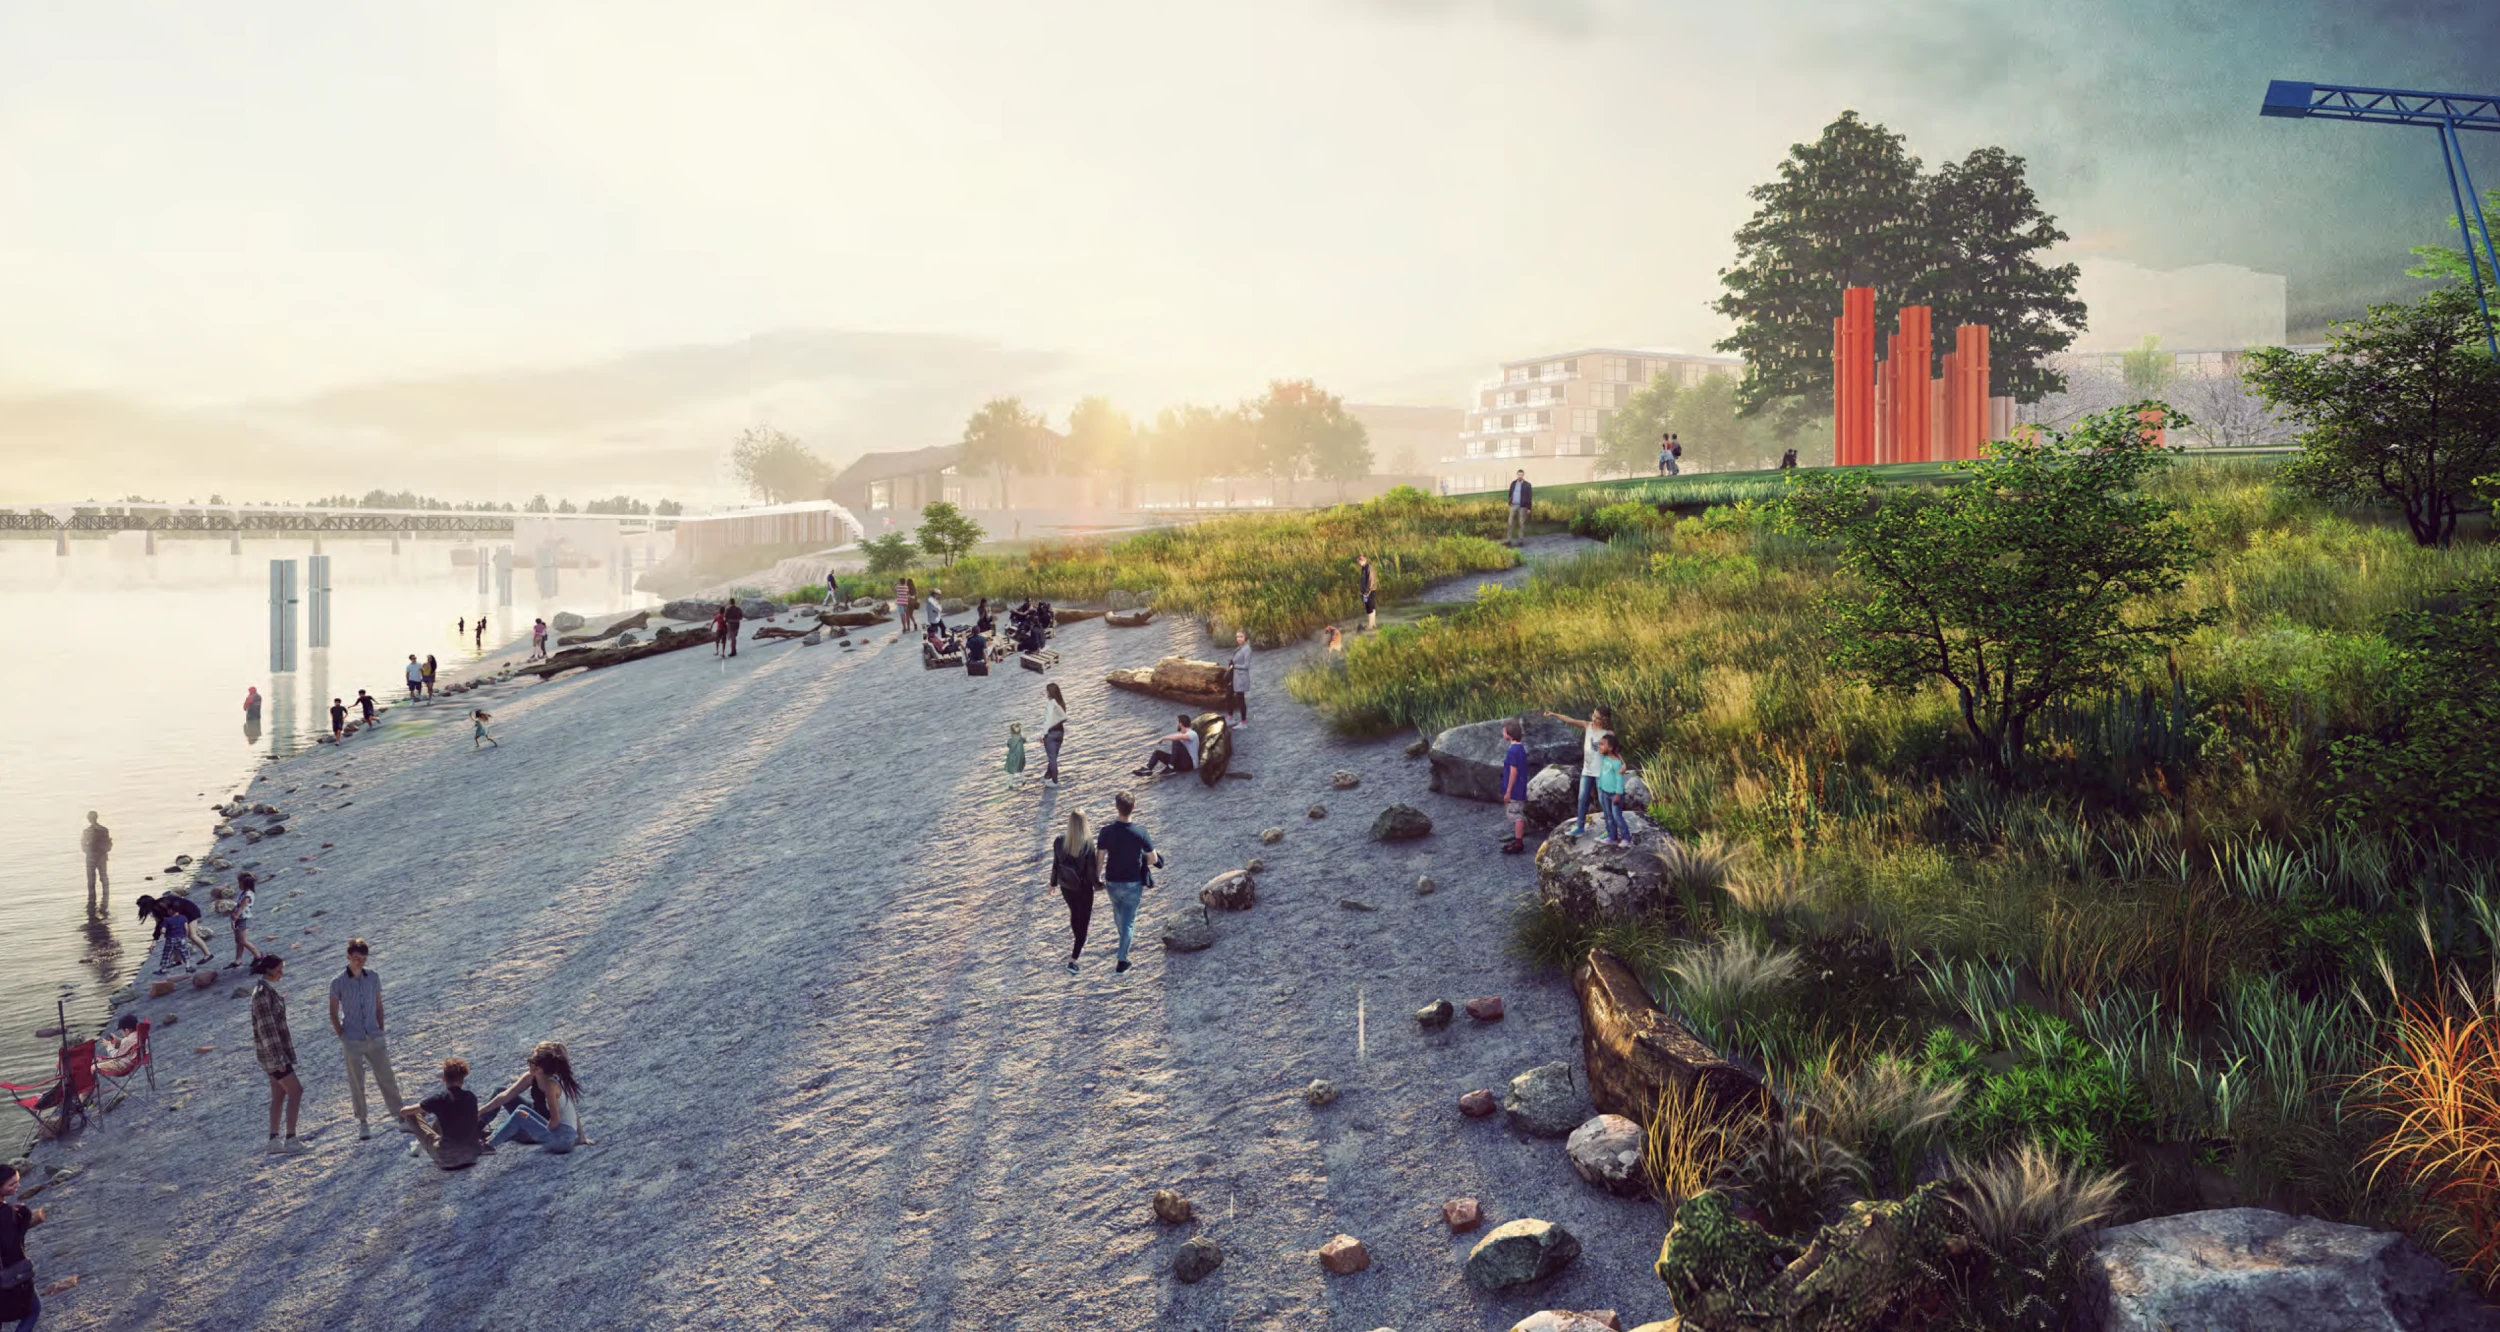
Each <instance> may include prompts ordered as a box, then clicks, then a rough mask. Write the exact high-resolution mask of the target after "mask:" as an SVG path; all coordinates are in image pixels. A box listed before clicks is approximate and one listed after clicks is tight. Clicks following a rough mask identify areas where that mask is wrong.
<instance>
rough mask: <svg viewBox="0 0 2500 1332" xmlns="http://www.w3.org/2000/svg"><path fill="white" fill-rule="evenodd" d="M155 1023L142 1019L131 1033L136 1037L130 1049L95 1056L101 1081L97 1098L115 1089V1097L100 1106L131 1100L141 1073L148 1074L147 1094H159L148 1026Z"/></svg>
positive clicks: (103, 1108)
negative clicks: (107, 1056)
mask: <svg viewBox="0 0 2500 1332" xmlns="http://www.w3.org/2000/svg"><path fill="white" fill-rule="evenodd" d="M153 1025H154V1024H153V1023H150V1022H147V1021H146V1020H144V1019H143V1020H141V1021H140V1023H139V1026H138V1029H137V1030H136V1031H135V1032H133V1033H132V1035H133V1037H134V1039H133V1040H132V1041H131V1044H130V1048H129V1049H127V1050H124V1051H122V1052H121V1053H120V1054H117V1055H114V1056H112V1057H111V1058H99V1059H97V1060H96V1064H95V1075H96V1080H97V1082H98V1083H99V1084H100V1085H99V1086H98V1087H97V1088H96V1096H97V1099H98V1100H99V1101H102V1100H103V1095H104V1093H105V1091H107V1090H110V1091H111V1092H112V1093H113V1099H112V1100H110V1101H106V1102H103V1104H102V1105H101V1107H100V1110H110V1109H112V1108H113V1107H114V1106H117V1105H120V1104H121V1103H122V1102H123V1101H125V1100H128V1099H129V1098H130V1094H131V1093H132V1092H134V1091H137V1090H138V1087H137V1086H136V1085H135V1084H136V1083H137V1082H138V1081H139V1079H140V1078H141V1077H142V1076H145V1077H146V1078H147V1090H148V1095H150V1096H154V1095H155V1094H156V1053H155V1051H154V1050H153V1049H151V1048H150V1047H149V1045H148V1028H149V1027H151V1026H153Z"/></svg>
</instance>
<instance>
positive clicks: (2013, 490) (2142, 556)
mask: <svg viewBox="0 0 2500 1332" xmlns="http://www.w3.org/2000/svg"><path fill="white" fill-rule="evenodd" d="M2152 410H2161V411H2163V412H2164V413H2165V415H2166V416H2167V417H2168V419H2169V423H2170V424H2172V425H2184V424H2185V422H2183V421H2181V420H2179V419H2178V414H2177V413H2175V412H2170V411H2168V409H2167V408H2164V407H2163V406H2162V404H2159V403H2151V402H2146V403H2138V404H2135V405H2133V406H2130V407H2124V408H2120V409H2118V410H2116V411H2111V412H2103V413H2101V414H2100V415H2097V416H2094V417H2091V418H2090V419H2088V420H2086V421H2084V422H2083V424H2082V425H2080V426H2078V427H2077V428H2076V429H2075V430H2074V431H2073V432H2072V433H2069V434H2058V433H2055V432H2050V431H2043V430H2039V429H2036V428H2034V429H2030V430H2023V431H2017V432H2016V436H2015V438H2013V439H2011V440H2005V441H2001V442H1999V443H1997V444H1995V445H1992V446H1991V450H1990V454H1989V456H1988V457H1986V458H1983V459H1979V460H1977V461H1971V462H1958V463H1952V464H1949V466H1951V467H1952V468H1953V469H1955V470H1957V471H1962V472H1966V473H1968V474H1969V477H1968V480H1966V481H1965V482H1964V483H1963V484H1961V485H1956V486H1949V487H1946V488H1944V489H1943V490H1942V491H1940V492H1936V493H1933V494H1929V493H1918V492H1911V491H1906V490H1888V491H1884V492H1877V491H1876V490H1874V488H1873V486H1872V483H1871V482H1870V481H1869V480H1868V478H1867V477H1866V476H1865V475H1864V474H1863V473H1861V472H1860V471H1859V470H1858V469H1855V468H1842V469H1838V470H1836V471H1832V472H1819V473H1810V474H1806V475H1804V476H1801V477H1800V478H1798V479H1797V480H1795V481H1794V482H1793V483H1792V484H1791V486H1790V488H1789V491H1788V493H1787V494H1786V495H1785V496H1784V497H1782V499H1781V500H1780V502H1779V508H1778V512H1779V517H1780V519H1781V521H1782V524H1783V525H1784V526H1785V527H1786V528H1788V529H1789V530H1791V531H1794V532H1798V533H1801V534H1803V535H1806V536H1809V537H1813V538H1818V539H1821V540H1825V541H1829V542H1832V543H1833V544H1834V545H1835V546H1836V547H1837V554H1838V557H1839V563H1840V567H1841V569H1842V570H1843V571H1845V572H1846V573H1848V574H1849V575H1851V576H1852V577H1851V583H1852V584H1853V585H1852V586H1849V587H1847V588H1845V589H1843V590H1840V591H1836V592H1834V593H1833V594H1831V595H1829V596H1827V597H1826V598H1824V604H1823V609H1824V612H1825V613H1826V614H1827V615H1829V616H1830V617H1831V625H1832V638H1833V640H1834V646H1833V648H1832V651H1831V659H1832V662H1833V664H1834V665H1836V666H1838V667H1840V668H1841V669H1843V670H1846V671H1848V672H1850V673H1851V674H1854V675H1856V676H1858V677H1860V678H1861V679H1864V680H1865V681H1867V682H1868V683H1869V684H1872V685H1873V686H1875V687H1876V688H1878V689H1885V690H1895V691H1902V692H1909V691H1914V690H1918V689H1921V688H1925V687H1927V686H1929V685H1930V684H1932V683H1934V682H1935V681H1937V680H1939V679H1941V680H1942V681H1944V682H1945V683H1946V684H1948V685H1950V686H1951V687H1952V689H1953V691H1954V695H1955V697H1956V699H1957V700H1958V701H1959V703H1960V706H1961V715H1962V725H1963V728H1964V730H1966V731H1967V732H1968V733H1969V735H1970V738H1971V739H1972V740H1973V741H1974V742H1975V743H1976V744H1977V746H1978V749H1979V751H1980V755H1981V758H1982V760H1983V761H1984V762H1985V763H1987V764H1988V766H1989V767H1990V768H1992V769H1993V770H1995V771H1996V772H1997V773H1998V775H1999V776H2000V777H2001V778H2010V777H2011V776H2012V775H2013V774H2014V773H2015V771H2016V770H2017V769H2018V767H2019V765H2020V762H2021V759H2022V756H2023V752H2024V748H2025V743H2026V739H2027V735H2028V732H2029V729H2030V725H2031V721H2032V718H2033V717H2034V716H2036V715H2037V714H2038V713H2039V711H2040V709H2042V708H2043V707H2046V706H2047V705H2048V704H2049V703H2051V702H2053V701H2055V700H2057V699H2059V698H2063V697H2068V696H2071V695H2074V694H2076V693H2078V692H2081V691H2085V690H2090V689H2096V688H2102V687H2106V686H2108V685H2110V684H2112V683H2114V682H2116V681H2117V680H2118V679H2119V678H2120V676H2121V674H2122V673H2123V672H2124V671H2125V670H2126V668H2127V667H2128V666H2130V665H2131V664H2133V663H2134V662H2135V661H2137V660H2138V659H2140V658H2141V657H2143V656H2144V655H2145V654H2147V653H2150V652H2154V651H2157V650H2160V649H2161V648H2162V647H2164V646H2165V645H2167V644H2170V643H2174V642H2176V641H2178V640H2179V639H2180V638H2183V637H2185V636H2186V635H2187V634H2188V633H2189V632H2190V631H2191V630H2193V629H2195V628H2196V627H2197V626H2199V625H2201V624H2205V623H2207V622H2209V621H2210V619H2211V618H2212V617H2211V614H2210V612H2185V611H2178V610H2165V609H2162V608H2160V607H2159V606H2158V605H2156V604H2155V603H2156V602H2157V600H2158V599H2160V598H2162V597H2165V596H2167V595H2168V594H2169V593H2172V592H2174V591H2176V590H2177V589H2178V588H2179V587H2180V585H2181V584H2182V583H2183V582H2184V581H2185V577H2186V573H2187V571H2188V569H2189V568H2190V567H2191V566H2192V565H2193V563H2194V562H2195V561H2196V560H2197V559H2198V558H2199V552H2198V551H2197V550H2196V548H2195V545H2194V543H2193V542H2192V541H2191V540H2190V539H2189V537H2188V536H2187V534H2186V532H2185V531H2184V530H2183V529H2182V528H2181V527H2180V525H2179V524H2178V523H2177V522H2176V521H2175V519H2174V517H2173V514H2172V509H2171V506H2170V505H2169V504H2167V503H2165V502H2163V501H2161V500H2157V499H2152V498H2149V497H2147V496H2145V495H2143V494H2141V493H2140V492H2139V490H2138V482H2140V481H2141V480H2142V479H2143V478H2144V477H2145V476H2146V475H2147V474H2148V473H2150V472H2152V471H2153V470H2154V469H2156V468H2159V467H2161V466H2163V465H2165V464H2166V463H2168V462H2169V460H2170V456H2171V454H2172V453H2173V452H2175V451H2174V450H2170V449H2165V448H2163V447H2161V446H2159V445H2158V444H2156V443H2155V442H2154V439H2155V435H2154V431H2153V430H2152V429H2151V428H2150V427H2149V426H2147V425H2146V424H2145V423H2144V421H2143V419H2142V417H2141V414H2142V413H2145V412H2148V411H2152Z"/></svg>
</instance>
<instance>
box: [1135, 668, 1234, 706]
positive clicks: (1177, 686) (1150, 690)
mask: <svg viewBox="0 0 2500 1332" xmlns="http://www.w3.org/2000/svg"><path fill="white" fill-rule="evenodd" d="M1174 666H1178V667H1181V668H1184V669H1180V670H1167V669H1166V668H1167V667H1174ZM1189 667H1204V668H1206V670H1208V671H1221V670H1222V669H1223V668H1221V667H1219V666H1217V665H1216V664H1215V663H1213V662H1211V661H1183V660H1182V659H1181V658H1179V657H1165V658H1164V659H1163V660H1162V661H1159V662H1156V663H1155V664H1154V666H1153V667H1151V668H1149V667H1144V666H1140V667H1136V668H1135V669H1132V670H1118V671H1113V672H1111V673H1110V674H1109V675H1107V676H1105V677H1103V678H1104V680H1105V682H1106V683H1108V684H1109V685H1110V686H1111V687H1112V688H1114V689H1125V690H1127V691H1129V692H1130V693H1132V694H1150V695H1152V696H1154V697H1156V698H1168V699H1170V700H1172V701H1173V702H1175V703H1186V704H1188V705H1189V706H1191V707H1193V708H1221V707H1223V706H1224V704H1225V702H1226V701H1227V700H1229V699H1230V698H1231V697H1232V691H1231V690H1230V689H1229V688H1228V687H1227V686H1226V684H1225V682H1224V680H1223V678H1222V677H1221V676H1217V677H1215V678H1214V680H1213V683H1212V684H1201V683H1199V681H1200V680H1201V679H1203V678H1205V677H1203V676H1200V675H1198V674H1195V673H1192V672H1190V671H1188V670H1186V669H1185V668H1189Z"/></svg>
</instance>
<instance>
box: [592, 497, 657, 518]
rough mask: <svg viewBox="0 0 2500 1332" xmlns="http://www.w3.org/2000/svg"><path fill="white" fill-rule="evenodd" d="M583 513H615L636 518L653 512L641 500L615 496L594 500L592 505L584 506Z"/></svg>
mask: <svg viewBox="0 0 2500 1332" xmlns="http://www.w3.org/2000/svg"><path fill="white" fill-rule="evenodd" d="M582 512H584V513H613V514H622V515H625V516H627V517H636V516H641V515H646V514H649V513H650V512H651V506H650V505H648V504H645V503H643V502H642V501H641V500H638V499H635V498H634V497H633V496H631V495H614V496H611V497H609V498H607V499H595V500H592V501H591V502H590V503H588V504H585V505H583V506H582Z"/></svg>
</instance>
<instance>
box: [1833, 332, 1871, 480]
mask: <svg viewBox="0 0 2500 1332" xmlns="http://www.w3.org/2000/svg"><path fill="white" fill-rule="evenodd" d="M1840 321H1841V356H1842V359H1843V360H1844V361H1845V362H1846V364H1845V365H1843V366H1842V367H1841V378H1840V383H1839V384H1837V385H1835V386H1834V388H1835V393H1834V395H1833V397H1834V407H1835V411H1837V412H1838V419H1837V421H1836V422H1835V425H1836V427H1837V433H1836V435H1835V438H1834V440H1833V453H1834V458H1833V461H1835V462H1837V463H1840V464H1841V465H1843V466H1862V465H1864V464H1866V463H1870V462H1873V461H1874V460H1875V289H1874V288H1873V287H1850V288H1848V289H1847V290H1845V291H1843V292H1842V293H1841V304H1840ZM1842 394H1846V395H1847V396H1846V398H1845V399H1843V398H1842V396H1841V395H1842ZM1844 401H1845V403H1846V406H1845V408H1844V407H1842V405H1841V404H1842V403H1843V402H1844Z"/></svg>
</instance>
